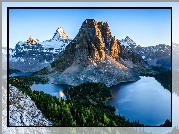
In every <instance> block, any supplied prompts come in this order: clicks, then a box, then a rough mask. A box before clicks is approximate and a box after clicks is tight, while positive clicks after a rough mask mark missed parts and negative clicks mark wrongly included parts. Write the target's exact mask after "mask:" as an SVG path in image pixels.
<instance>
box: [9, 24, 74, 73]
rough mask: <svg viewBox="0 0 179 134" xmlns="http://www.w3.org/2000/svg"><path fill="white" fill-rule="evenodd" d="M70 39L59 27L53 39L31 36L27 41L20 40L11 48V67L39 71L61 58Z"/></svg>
mask: <svg viewBox="0 0 179 134" xmlns="http://www.w3.org/2000/svg"><path fill="white" fill-rule="evenodd" d="M70 41H71V39H70V38H68V36H67V35H66V33H65V31H64V30H63V28H62V27H58V28H57V30H56V32H55V33H54V36H53V37H52V39H50V40H46V41H43V42H39V40H38V39H37V38H36V37H32V36H30V37H29V39H28V40H27V41H24V42H22V41H19V42H18V43H17V44H16V46H15V48H14V49H12V48H10V50H9V54H10V59H9V60H10V68H12V69H17V70H20V71H22V72H34V71H38V70H40V69H42V68H43V67H44V66H47V65H49V64H50V63H51V62H52V61H54V60H56V59H57V58H59V56H60V55H61V54H62V53H63V51H64V50H65V47H66V46H67V45H68V43H69V42H70Z"/></svg>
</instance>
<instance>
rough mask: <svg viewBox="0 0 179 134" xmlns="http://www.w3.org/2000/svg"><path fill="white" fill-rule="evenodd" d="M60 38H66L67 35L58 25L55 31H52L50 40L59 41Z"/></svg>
mask: <svg viewBox="0 0 179 134" xmlns="http://www.w3.org/2000/svg"><path fill="white" fill-rule="evenodd" d="M62 39H68V36H67V34H66V32H65V30H64V29H63V28H62V27H61V26H59V27H58V28H57V30H56V32H55V33H54V36H53V38H52V40H55V41H60V40H62Z"/></svg>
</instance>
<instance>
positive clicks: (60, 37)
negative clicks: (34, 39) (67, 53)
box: [39, 26, 72, 51]
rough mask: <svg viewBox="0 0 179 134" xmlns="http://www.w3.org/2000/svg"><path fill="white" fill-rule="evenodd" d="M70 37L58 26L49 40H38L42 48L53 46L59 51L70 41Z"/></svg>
mask: <svg viewBox="0 0 179 134" xmlns="http://www.w3.org/2000/svg"><path fill="white" fill-rule="evenodd" d="M71 40H72V39H70V38H69V37H68V36H67V34H66V32H65V31H64V29H63V28H62V27H61V26H59V27H58V28H57V30H56V32H55V33H54V36H53V37H52V39H50V40H46V41H43V42H39V44H41V45H42V46H43V47H44V48H54V49H59V50H60V51H63V50H65V47H66V46H67V45H68V44H69V43H70V41H71Z"/></svg>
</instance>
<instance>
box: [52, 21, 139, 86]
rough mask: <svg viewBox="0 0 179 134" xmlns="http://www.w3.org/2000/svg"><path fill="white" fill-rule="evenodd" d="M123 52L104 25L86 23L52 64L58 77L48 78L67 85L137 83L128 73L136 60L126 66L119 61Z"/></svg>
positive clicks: (130, 72) (105, 24) (133, 74)
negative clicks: (90, 82) (87, 82)
mask: <svg viewBox="0 0 179 134" xmlns="http://www.w3.org/2000/svg"><path fill="white" fill-rule="evenodd" d="M122 51H124V49H123V48H122V46H121V44H120V41H119V40H117V39H115V36H112V34H111V32H110V28H109V26H108V24H107V22H97V21H95V20H94V19H86V20H85V21H84V22H83V23H82V26H81V28H80V29H79V32H78V34H77V35H76V37H75V38H74V39H73V40H72V41H71V42H70V43H69V44H68V45H67V47H66V49H65V51H64V54H63V55H62V56H61V57H60V58H59V59H58V60H56V61H54V62H53V63H52V64H51V66H52V70H53V71H56V72H57V74H55V75H50V76H49V77H50V78H51V80H52V82H54V83H61V84H69V85H77V84H80V83H83V82H85V81H92V82H103V83H105V84H106V85H107V86H111V85H114V84H118V83H119V82H122V81H135V80H138V79H139V77H138V75H137V73H136V72H134V70H131V68H134V66H135V62H136V61H137V60H134V59H133V60H132V61H130V64H129V62H128V61H129V58H126V59H127V62H126V61H125V60H124V59H122V58H125V56H123V55H124V54H126V53H124V52H122ZM132 56H137V55H135V54H133V55H131V57H132ZM141 61H142V59H141ZM138 62H140V60H138Z"/></svg>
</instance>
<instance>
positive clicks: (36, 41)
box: [26, 36, 39, 44]
mask: <svg viewBox="0 0 179 134" xmlns="http://www.w3.org/2000/svg"><path fill="white" fill-rule="evenodd" d="M38 41H39V40H38V39H37V38H35V37H33V36H30V37H29V39H28V40H27V41H26V44H38Z"/></svg>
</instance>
